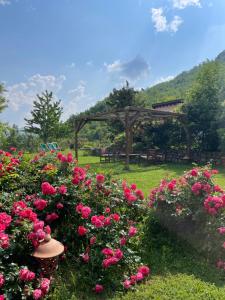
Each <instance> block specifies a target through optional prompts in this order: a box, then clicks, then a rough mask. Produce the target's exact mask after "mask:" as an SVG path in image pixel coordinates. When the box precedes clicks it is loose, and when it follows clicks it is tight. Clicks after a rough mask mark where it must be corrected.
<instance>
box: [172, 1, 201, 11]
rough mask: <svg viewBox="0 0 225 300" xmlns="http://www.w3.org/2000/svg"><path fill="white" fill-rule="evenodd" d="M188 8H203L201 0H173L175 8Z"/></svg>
mask: <svg viewBox="0 0 225 300" xmlns="http://www.w3.org/2000/svg"><path fill="white" fill-rule="evenodd" d="M187 6H198V7H201V2H200V0H173V7H174V8H178V9H184V8H186V7H187Z"/></svg>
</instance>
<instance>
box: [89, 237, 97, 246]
mask: <svg viewBox="0 0 225 300" xmlns="http://www.w3.org/2000/svg"><path fill="white" fill-rule="evenodd" d="M95 243H96V236H92V237H91V238H90V245H94V244H95Z"/></svg>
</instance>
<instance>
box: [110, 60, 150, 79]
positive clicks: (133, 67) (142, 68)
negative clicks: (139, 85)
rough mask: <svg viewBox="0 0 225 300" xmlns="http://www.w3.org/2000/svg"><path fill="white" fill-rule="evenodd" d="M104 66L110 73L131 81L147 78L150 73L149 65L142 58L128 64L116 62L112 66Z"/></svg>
mask: <svg viewBox="0 0 225 300" xmlns="http://www.w3.org/2000/svg"><path fill="white" fill-rule="evenodd" d="M104 66H105V68H106V70H107V72H108V73H110V74H115V75H116V76H118V75H119V77H120V78H121V79H123V80H124V79H127V80H131V81H136V80H139V79H140V78H143V77H145V76H147V75H148V74H149V71H150V67H149V65H148V63H147V62H146V61H145V60H144V59H143V58H142V57H141V56H136V57H135V58H134V59H132V60H130V61H128V62H121V61H120V60H115V61H114V62H113V63H112V64H107V63H104Z"/></svg>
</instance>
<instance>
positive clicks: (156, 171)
mask: <svg viewBox="0 0 225 300" xmlns="http://www.w3.org/2000/svg"><path fill="white" fill-rule="evenodd" d="M87 164H89V165H90V166H91V169H92V170H94V171H96V172H103V173H105V172H108V173H110V174H112V175H113V176H115V177H118V178H121V179H126V180H127V181H128V182H129V183H133V182H134V183H136V184H137V185H138V187H139V188H141V189H143V191H144V193H145V194H146V195H147V194H148V193H149V190H151V189H152V188H154V187H156V186H157V185H158V184H159V183H160V180H161V179H162V178H173V177H178V176H180V175H182V174H183V172H184V171H186V170H188V169H190V168H192V164H173V163H165V164H152V165H143V164H142V165H137V164H130V170H129V171H126V170H124V164H123V163H120V162H118V163H101V164H100V162H99V157H95V156H83V155H82V153H81V155H80V156H79V165H81V166H85V165H87ZM218 169H219V174H218V175H216V176H215V179H216V183H217V184H220V185H221V186H222V187H224V188H225V168H223V167H219V168H218Z"/></svg>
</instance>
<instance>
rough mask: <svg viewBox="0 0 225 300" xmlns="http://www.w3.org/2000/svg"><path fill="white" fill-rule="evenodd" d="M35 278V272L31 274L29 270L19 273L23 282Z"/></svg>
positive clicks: (22, 270)
mask: <svg viewBox="0 0 225 300" xmlns="http://www.w3.org/2000/svg"><path fill="white" fill-rule="evenodd" d="M34 278H35V274H34V272H31V271H29V270H28V269H21V270H20V271H19V279H20V280H22V281H32V280H33V279H34Z"/></svg>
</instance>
